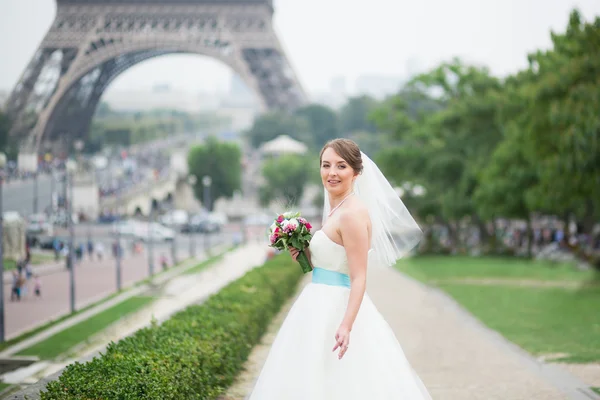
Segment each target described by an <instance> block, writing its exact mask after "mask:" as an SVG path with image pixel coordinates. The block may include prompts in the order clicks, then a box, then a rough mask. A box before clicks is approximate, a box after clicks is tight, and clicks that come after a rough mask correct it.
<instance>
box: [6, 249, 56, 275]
mask: <svg viewBox="0 0 600 400" xmlns="http://www.w3.org/2000/svg"><path fill="white" fill-rule="evenodd" d="M52 262H54V255H52V254H41V253H31V265H40V264H45V263H52ZM15 268H17V262H16V261H15V260H10V259H4V270H5V271H10V270H11V269H15Z"/></svg>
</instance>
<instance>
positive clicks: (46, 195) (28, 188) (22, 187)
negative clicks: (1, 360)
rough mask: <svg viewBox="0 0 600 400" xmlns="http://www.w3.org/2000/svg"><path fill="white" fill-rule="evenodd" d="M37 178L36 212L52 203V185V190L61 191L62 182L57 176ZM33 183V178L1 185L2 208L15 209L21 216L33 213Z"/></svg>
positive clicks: (6, 209)
mask: <svg viewBox="0 0 600 400" xmlns="http://www.w3.org/2000/svg"><path fill="white" fill-rule="evenodd" d="M37 180H38V196H37V199H38V209H37V211H38V212H44V210H45V209H46V208H47V207H49V206H50V205H51V204H52V185H54V190H55V191H58V192H59V193H62V191H63V184H62V182H59V180H58V178H56V177H55V178H52V177H51V176H50V175H40V176H38V178H37ZM34 187H35V183H34V180H33V179H27V180H18V181H12V182H10V183H5V184H4V185H3V200H4V204H3V210H4V211H5V212H6V211H17V212H18V213H19V214H21V216H23V217H28V216H29V215H31V214H33V213H34V210H33V207H34V206H33V199H34V190H35V189H34Z"/></svg>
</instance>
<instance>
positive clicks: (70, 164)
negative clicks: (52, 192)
mask: <svg viewBox="0 0 600 400" xmlns="http://www.w3.org/2000/svg"><path fill="white" fill-rule="evenodd" d="M66 169H67V173H66V182H65V185H68V186H69V201H68V207H67V224H68V226H69V253H68V255H67V269H68V270H69V286H70V297H69V299H70V304H71V313H74V312H75V263H74V258H75V245H74V238H75V224H74V223H73V200H74V196H73V186H74V182H73V181H74V179H73V175H75V171H77V163H76V162H75V161H73V160H68V161H67V163H66ZM65 200H66V199H65Z"/></svg>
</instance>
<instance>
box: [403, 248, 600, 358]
mask: <svg viewBox="0 0 600 400" xmlns="http://www.w3.org/2000/svg"><path fill="white" fill-rule="evenodd" d="M398 268H399V269H400V270H401V271H403V272H406V273H407V274H409V275H411V276H413V277H415V278H417V279H419V280H422V281H424V282H435V285H436V286H438V287H439V288H440V289H442V290H444V291H445V292H446V293H448V294H449V295H450V296H452V297H453V298H454V299H455V300H456V301H458V302H459V303H460V304H461V305H462V306H463V307H465V308H466V309H467V310H469V311H470V312H471V313H472V314H473V315H475V316H476V317H477V318H479V319H480V320H481V321H482V322H483V323H484V324H486V325H487V326H488V327H490V328H492V329H494V330H496V331H498V332H499V333H501V334H502V335H503V336H504V337H506V338H507V339H508V340H510V341H512V342H514V343H516V344H517V345H519V346H521V347H522V348H524V349H525V350H527V351H528V352H530V353H532V354H535V355H540V354H556V353H564V354H565V356H564V357H561V358H559V360H560V361H565V362H598V361H600V312H598V304H600V285H594V286H585V285H584V286H582V287H579V288H573V287H571V288H568V287H565V288H562V287H521V286H518V285H510V284H491V285H490V284H486V285H484V284H477V283H476V282H471V283H460V282H457V281H456V279H464V278H479V279H487V278H501V279H516V280H519V279H528V280H536V281H541V282H547V281H554V282H567V283H573V282H574V281H575V282H578V281H579V282H586V281H591V280H592V279H594V278H596V279H597V276H596V275H594V273H593V272H590V271H578V270H576V269H574V268H573V267H569V266H568V265H554V264H549V263H538V262H533V261H526V260H512V259H506V258H504V259H503V258H468V257H416V258H412V259H409V260H404V261H402V262H400V263H399V264H398Z"/></svg>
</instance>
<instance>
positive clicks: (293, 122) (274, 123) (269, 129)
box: [246, 111, 312, 147]
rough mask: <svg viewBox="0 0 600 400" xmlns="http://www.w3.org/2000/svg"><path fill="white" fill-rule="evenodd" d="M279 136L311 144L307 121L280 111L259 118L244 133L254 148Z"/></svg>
mask: <svg viewBox="0 0 600 400" xmlns="http://www.w3.org/2000/svg"><path fill="white" fill-rule="evenodd" d="M280 135H288V136H290V137H292V138H294V139H296V140H299V141H302V142H305V143H308V144H310V143H311V142H312V140H311V138H310V126H309V123H308V121H307V120H306V119H305V118H302V117H300V116H297V115H290V114H288V113H285V112H281V111H274V112H270V113H266V114H263V115H261V116H259V117H258V118H257V119H256V120H255V121H254V124H253V125H252V127H251V128H250V129H249V130H248V131H246V137H247V138H248V139H249V141H250V143H251V144H252V146H254V147H259V146H260V145H261V144H263V143H265V142H268V141H270V140H273V139H275V138H276V137H278V136H280Z"/></svg>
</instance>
